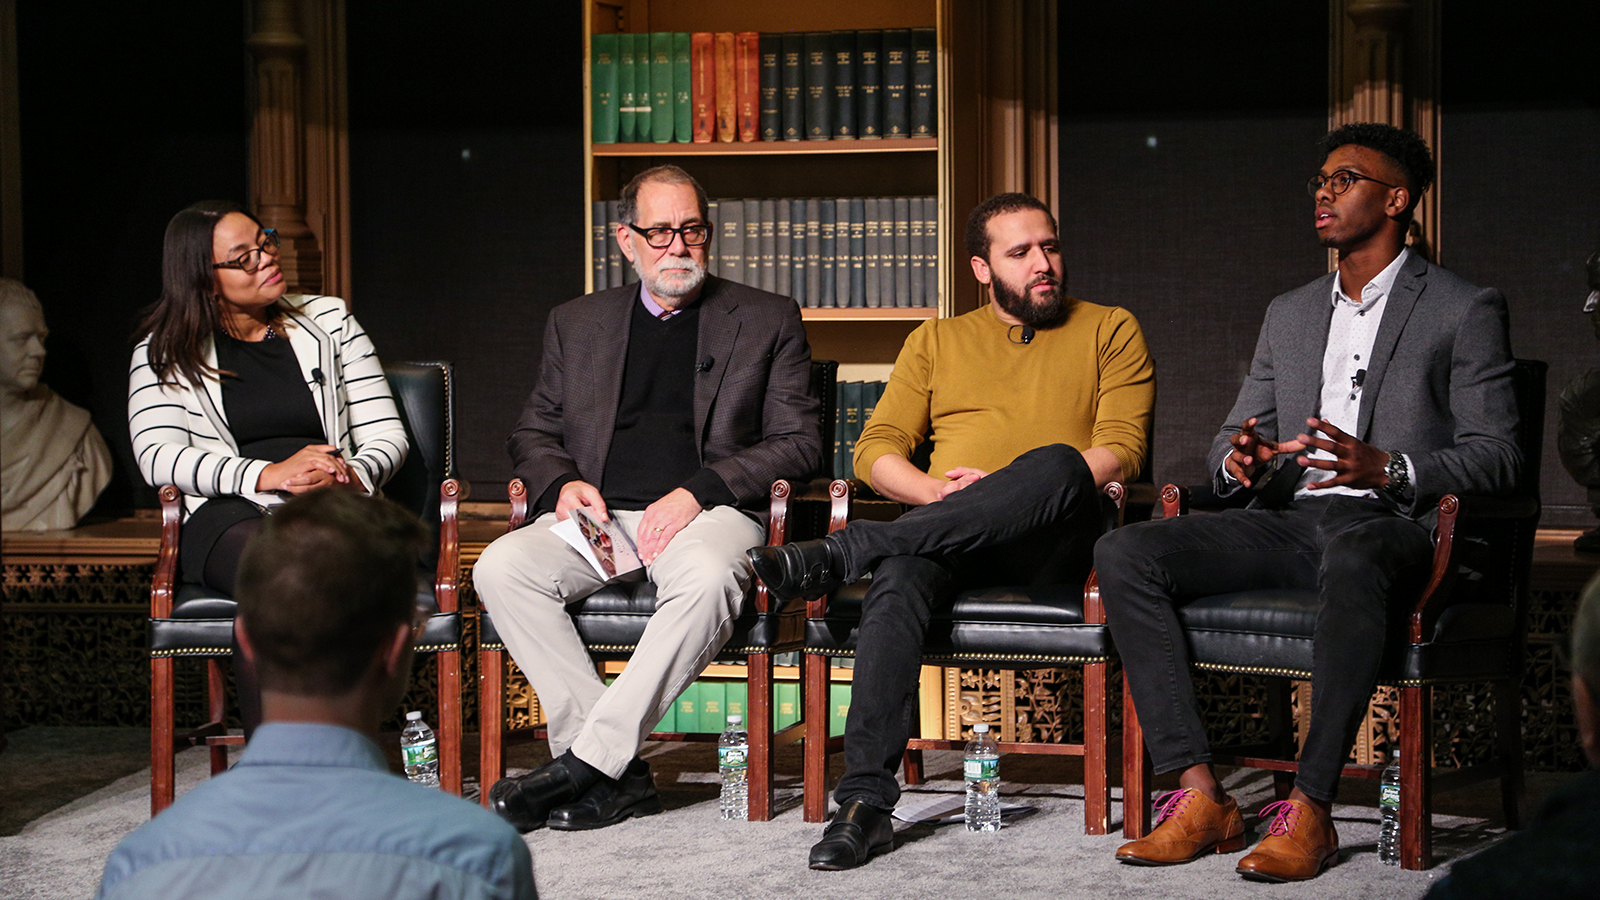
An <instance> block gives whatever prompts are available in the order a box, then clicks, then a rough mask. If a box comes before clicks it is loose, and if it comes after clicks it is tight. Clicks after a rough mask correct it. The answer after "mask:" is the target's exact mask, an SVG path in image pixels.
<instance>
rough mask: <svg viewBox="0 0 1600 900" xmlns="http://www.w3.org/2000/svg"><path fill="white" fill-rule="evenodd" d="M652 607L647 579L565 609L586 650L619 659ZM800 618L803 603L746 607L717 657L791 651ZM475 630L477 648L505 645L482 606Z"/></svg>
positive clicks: (652, 595) (653, 593) (653, 595)
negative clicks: (769, 609) (778, 609)
mask: <svg viewBox="0 0 1600 900" xmlns="http://www.w3.org/2000/svg"><path fill="white" fill-rule="evenodd" d="M747 607H748V604H747ZM655 611H656V586H655V585H654V584H651V583H650V582H640V583H638V584H628V585H610V586H607V587H603V588H601V589H600V590H598V591H595V592H594V593H593V594H590V595H589V596H587V597H585V598H584V599H582V600H580V601H578V602H577V603H574V604H572V605H570V606H568V607H567V612H568V613H569V614H570V615H571V616H572V620H573V622H574V623H575V624H576V625H577V626H578V635H579V637H581V638H582V639H583V643H584V646H586V647H588V648H589V652H590V653H591V654H593V655H594V656H597V657H604V658H622V659H625V658H627V657H628V656H629V655H630V654H632V652H633V650H634V648H635V647H637V646H638V644H639V639H640V638H641V637H643V636H644V630H645V627H646V626H648V625H649V624H650V617H651V615H653V614H654V613H655ZM804 617H805V607H804V605H803V604H795V605H793V606H791V607H790V608H789V609H788V610H785V612H784V614H782V615H772V614H762V613H757V612H755V611H754V609H753V608H746V610H745V611H744V612H743V613H742V614H741V615H740V616H739V618H738V619H736V620H734V623H733V636H732V637H730V638H728V642H727V643H726V644H724V645H723V647H722V650H721V651H719V652H718V654H717V658H719V659H722V658H733V657H744V656H748V655H750V654H751V653H764V652H772V651H773V649H774V648H778V647H783V648H784V649H792V647H793V645H794V644H795V643H796V642H797V641H798V639H799V636H800V632H801V629H802V624H801V623H802V621H803V620H804ZM478 628H479V636H478V640H479V643H480V644H481V645H482V647H483V649H486V650H504V649H505V644H503V643H502V642H501V640H500V632H499V631H498V630H496V628H495V625H494V620H493V618H491V617H490V615H489V612H488V611H487V610H485V611H484V613H483V615H482V616H481V617H480V618H479V620H478ZM740 661H743V660H740Z"/></svg>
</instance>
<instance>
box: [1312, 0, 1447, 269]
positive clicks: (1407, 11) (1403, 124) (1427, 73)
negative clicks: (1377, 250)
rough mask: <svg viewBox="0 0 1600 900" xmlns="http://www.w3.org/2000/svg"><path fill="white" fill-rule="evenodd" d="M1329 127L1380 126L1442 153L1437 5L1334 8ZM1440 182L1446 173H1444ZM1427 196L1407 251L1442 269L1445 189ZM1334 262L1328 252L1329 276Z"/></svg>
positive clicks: (1421, 0)
mask: <svg viewBox="0 0 1600 900" xmlns="http://www.w3.org/2000/svg"><path fill="white" fill-rule="evenodd" d="M1329 29H1330V37H1331V40H1330V45H1329V57H1328V63H1329V78H1328V88H1329V97H1328V126H1329V127H1330V128H1337V127H1339V126H1340V125H1344V124H1347V123H1350V122H1383V123H1386V124H1389V125H1394V126H1396V127H1397V128H1405V129H1409V130H1411V131H1414V132H1416V133H1417V134H1419V135H1421V136H1422V139H1423V140H1425V141H1427V142H1428V146H1429V147H1431V148H1432V149H1433V158H1434V162H1435V163H1436V164H1440V163H1442V154H1441V150H1440V146H1439V33H1440V29H1439V0H1330V2H1329ZM1441 174H1442V165H1441ZM1441 180H1442V179H1441V178H1439V177H1435V179H1434V183H1433V187H1432V188H1430V189H1429V190H1428V192H1427V193H1425V194H1423V195H1422V199H1421V201H1420V202H1419V204H1418V206H1417V211H1416V218H1415V220H1414V222H1413V225H1412V236H1411V239H1410V241H1409V243H1410V244H1411V246H1412V249H1413V250H1415V251H1417V252H1420V253H1421V254H1422V255H1423V256H1426V257H1427V258H1428V259H1430V260H1432V261H1434V262H1439V198H1440V181H1441ZM1333 263H1334V255H1333V253H1332V252H1331V251H1330V252H1329V256H1328V265H1329V267H1330V268H1331V267H1332V266H1333Z"/></svg>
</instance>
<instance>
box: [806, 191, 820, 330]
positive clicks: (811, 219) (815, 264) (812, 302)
mask: <svg viewBox="0 0 1600 900" xmlns="http://www.w3.org/2000/svg"><path fill="white" fill-rule="evenodd" d="M821 301H822V204H821V203H819V202H818V201H817V199H816V198H815V197H813V198H811V199H809V200H807V201H806V305H807V306H821V305H822V302H821Z"/></svg>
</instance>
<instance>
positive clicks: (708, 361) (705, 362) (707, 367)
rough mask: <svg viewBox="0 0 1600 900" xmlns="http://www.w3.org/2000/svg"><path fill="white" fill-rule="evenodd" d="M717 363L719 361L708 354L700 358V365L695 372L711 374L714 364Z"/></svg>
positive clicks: (695, 368)
mask: <svg viewBox="0 0 1600 900" xmlns="http://www.w3.org/2000/svg"><path fill="white" fill-rule="evenodd" d="M716 361H717V360H716V358H715V357H713V356H712V355H711V354H709V353H707V354H706V355H705V356H703V357H701V358H700V363H699V365H696V366H695V367H694V370H695V371H696V372H709V371H711V366H712V364H714V363H715V362H716Z"/></svg>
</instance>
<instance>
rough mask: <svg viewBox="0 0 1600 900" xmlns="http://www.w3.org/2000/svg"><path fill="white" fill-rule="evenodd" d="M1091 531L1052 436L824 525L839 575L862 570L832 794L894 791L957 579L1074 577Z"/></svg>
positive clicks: (1070, 580) (1082, 569)
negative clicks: (861, 516)
mask: <svg viewBox="0 0 1600 900" xmlns="http://www.w3.org/2000/svg"><path fill="white" fill-rule="evenodd" d="M1100 532H1101V517H1100V501H1099V496H1098V492H1097V491H1096V490H1095V486H1094V476H1093V475H1092V474H1091V473H1090V471H1089V466H1088V464H1087V463H1085V462H1084V461H1083V456H1082V455H1081V454H1080V453H1078V451H1076V450H1074V449H1072V448H1071V447H1068V446H1066V445H1064V444H1052V445H1050V446H1047V447H1040V448H1037V449H1034V450H1030V451H1028V452H1027V453H1024V454H1023V455H1022V456H1019V457H1017V458H1016V459H1015V460H1013V461H1012V463H1011V464H1010V465H1008V466H1006V467H1005V468H1003V469H1000V470H999V471H997V472H993V473H990V474H989V475H988V476H987V477H985V478H982V479H980V480H979V481H977V482H976V483H974V484H972V485H970V486H969V487H967V488H965V489H963V490H961V491H957V492H956V493H954V494H951V495H950V496H948V497H946V498H945V499H943V500H940V501H938V502H936V503H931V504H929V505H927V506H921V507H917V508H915V509H912V510H910V511H909V512H907V513H905V514H904V515H902V516H901V517H900V518H898V519H895V520H894V521H892V522H866V521H861V522H854V523H851V525H850V526H849V527H848V528H846V529H844V530H843V531H840V532H837V533H836V534H835V535H834V538H835V539H836V540H838V542H839V544H840V546H841V547H842V548H843V550H844V555H845V563H846V572H845V577H846V580H847V581H855V580H858V579H860V578H862V577H863V576H864V575H866V574H867V573H871V574H872V583H871V585H870V586H869V587H868V588H867V593H866V597H865V599H864V600H863V601H862V608H861V623H860V626H859V630H858V632H857V637H856V666H855V675H854V677H853V680H852V685H853V688H852V691H851V698H850V711H849V713H848V714H847V716H846V719H845V738H844V758H845V774H844V777H843V779H841V780H840V782H839V786H838V789H837V790H835V791H834V794H833V796H834V799H835V800H836V801H837V802H838V803H840V804H841V805H842V804H844V803H845V802H847V801H849V800H864V801H866V802H867V803H870V804H871V805H873V806H876V807H879V808H880V809H892V808H893V807H894V805H895V803H896V802H897V801H898V800H899V798H900V785H899V783H898V782H897V781H896V780H895V775H894V773H895V769H896V768H897V767H898V766H899V764H900V756H901V754H903V753H904V752H905V748H906V741H907V740H908V739H909V738H910V733H911V731H910V729H911V722H912V717H913V716H915V715H917V702H916V700H917V693H916V692H917V683H918V676H919V673H920V671H921V651H922V641H923V636H924V634H925V633H926V631H927V626H928V620H929V617H930V616H931V615H932V612H933V610H934V609H936V608H937V607H938V606H939V605H940V604H942V603H948V602H950V600H951V599H952V598H953V597H954V596H955V594H956V593H957V592H958V591H960V590H965V589H969V588H976V587H991V586H997V585H1017V584H1059V583H1067V584H1077V585H1081V584H1083V581H1084V578H1085V577H1087V575H1088V573H1089V567H1090V560H1091V555H1092V552H1093V547H1094V541H1095V538H1096V537H1098V536H1099V535H1100Z"/></svg>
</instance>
